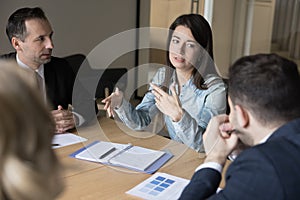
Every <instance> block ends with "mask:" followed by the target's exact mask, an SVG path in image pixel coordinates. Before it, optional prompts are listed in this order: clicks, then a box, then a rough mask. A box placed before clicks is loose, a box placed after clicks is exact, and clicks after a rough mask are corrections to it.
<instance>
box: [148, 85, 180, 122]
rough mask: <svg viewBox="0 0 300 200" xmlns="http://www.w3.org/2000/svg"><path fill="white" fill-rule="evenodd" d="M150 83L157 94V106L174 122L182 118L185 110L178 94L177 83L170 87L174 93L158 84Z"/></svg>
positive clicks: (155, 94)
mask: <svg viewBox="0 0 300 200" xmlns="http://www.w3.org/2000/svg"><path fill="white" fill-rule="evenodd" d="M150 85H151V87H152V88H153V90H152V93H153V94H154V96H155V101H156V106H157V108H158V109H159V110H160V111H161V112H162V113H164V114H165V115H168V116H169V117H171V119H172V120H173V121H174V122H178V121H179V120H181V118H182V115H183V110H182V107H181V103H180V100H179V98H178V95H177V93H176V91H175V85H174V84H172V85H171V87H170V89H171V92H172V95H169V94H168V93H166V92H165V91H163V90H162V89H161V88H160V87H158V86H157V85H154V84H151V83H150Z"/></svg>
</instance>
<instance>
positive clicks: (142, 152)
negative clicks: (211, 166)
mask: <svg viewBox="0 0 300 200" xmlns="http://www.w3.org/2000/svg"><path fill="white" fill-rule="evenodd" d="M70 156H71V157H74V158H78V159H82V160H88V161H93V162H99V163H102V164H106V165H113V166H118V167H124V168H127V169H132V170H136V171H140V172H145V173H149V174H152V173H154V172H155V171H157V170H158V169H159V168H160V167H161V166H162V165H164V164H165V163H166V162H167V161H168V160H169V159H170V158H172V156H173V155H172V154H170V153H168V152H164V151H157V150H152V149H147V148H143V147H139V146H133V145H131V144H120V143H112V142H105V141H95V142H93V143H91V144H90V145H88V146H86V147H84V148H82V149H79V150H78V151H76V152H74V153H72V154H71V155H70Z"/></svg>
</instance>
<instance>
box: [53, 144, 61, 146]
mask: <svg viewBox="0 0 300 200" xmlns="http://www.w3.org/2000/svg"><path fill="white" fill-rule="evenodd" d="M52 146H60V144H52Z"/></svg>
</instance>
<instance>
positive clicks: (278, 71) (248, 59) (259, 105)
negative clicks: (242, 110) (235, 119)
mask: <svg viewBox="0 0 300 200" xmlns="http://www.w3.org/2000/svg"><path fill="white" fill-rule="evenodd" d="M228 85H229V91H228V93H229V96H230V98H231V100H232V102H233V104H234V105H242V106H244V107H246V108H248V109H249V110H251V111H252V113H253V114H254V115H255V116H256V117H257V118H258V119H259V120H260V121H261V122H262V123H265V124H266V123H268V122H276V121H277V122H286V121H290V120H292V119H295V118H298V117H300V92H299V88H300V78H299V72H298V68H297V65H296V63H294V62H293V61H290V60H288V59H285V58H283V57H280V56H278V55H276V54H257V55H252V56H245V57H242V58H240V59H239V60H237V61H236V62H235V63H234V64H233V65H232V66H231V67H230V68H229V81H228Z"/></svg>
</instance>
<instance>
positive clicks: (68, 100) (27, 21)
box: [1, 7, 97, 133]
mask: <svg viewBox="0 0 300 200" xmlns="http://www.w3.org/2000/svg"><path fill="white" fill-rule="evenodd" d="M6 33H7V36H8V38H9V41H10V42H11V44H12V46H13V47H14V49H15V50H16V52H14V53H10V54H6V55H2V56H1V58H4V59H14V60H16V61H17V63H18V64H19V65H20V66H21V67H24V68H28V69H31V70H33V71H35V72H36V74H37V79H38V80H39V81H38V82H40V83H39V87H40V89H41V91H42V92H43V96H44V99H45V101H47V103H49V104H50V105H51V106H52V107H53V111H52V116H53V119H54V121H55V123H56V132H58V133H63V132H65V131H67V130H68V129H71V128H74V127H75V126H79V125H82V124H85V123H87V122H89V121H91V120H92V119H94V118H95V116H96V115H95V111H96V112H97V108H96V107H95V101H94V99H93V96H92V95H89V94H88V93H87V92H85V90H84V89H83V87H80V84H77V85H76V86H78V87H79V88H78V87H77V88H76V91H75V90H74V92H77V93H74V95H73V86H74V81H75V74H74V72H73V70H72V68H71V67H70V66H69V64H68V63H67V61H66V60H64V59H62V58H57V57H53V56H51V55H52V49H53V41H52V35H53V30H52V27H51V25H50V22H49V21H48V19H47V18H46V16H45V14H44V12H43V10H42V9H41V8H39V7H36V8H21V9H18V10H16V11H15V12H14V13H13V14H12V15H11V16H10V17H9V19H8V23H7V26H6ZM72 95H73V99H72ZM72 100H73V101H72ZM72 102H73V104H72ZM70 105H72V106H70ZM70 107H72V108H74V110H72V109H70Z"/></svg>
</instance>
